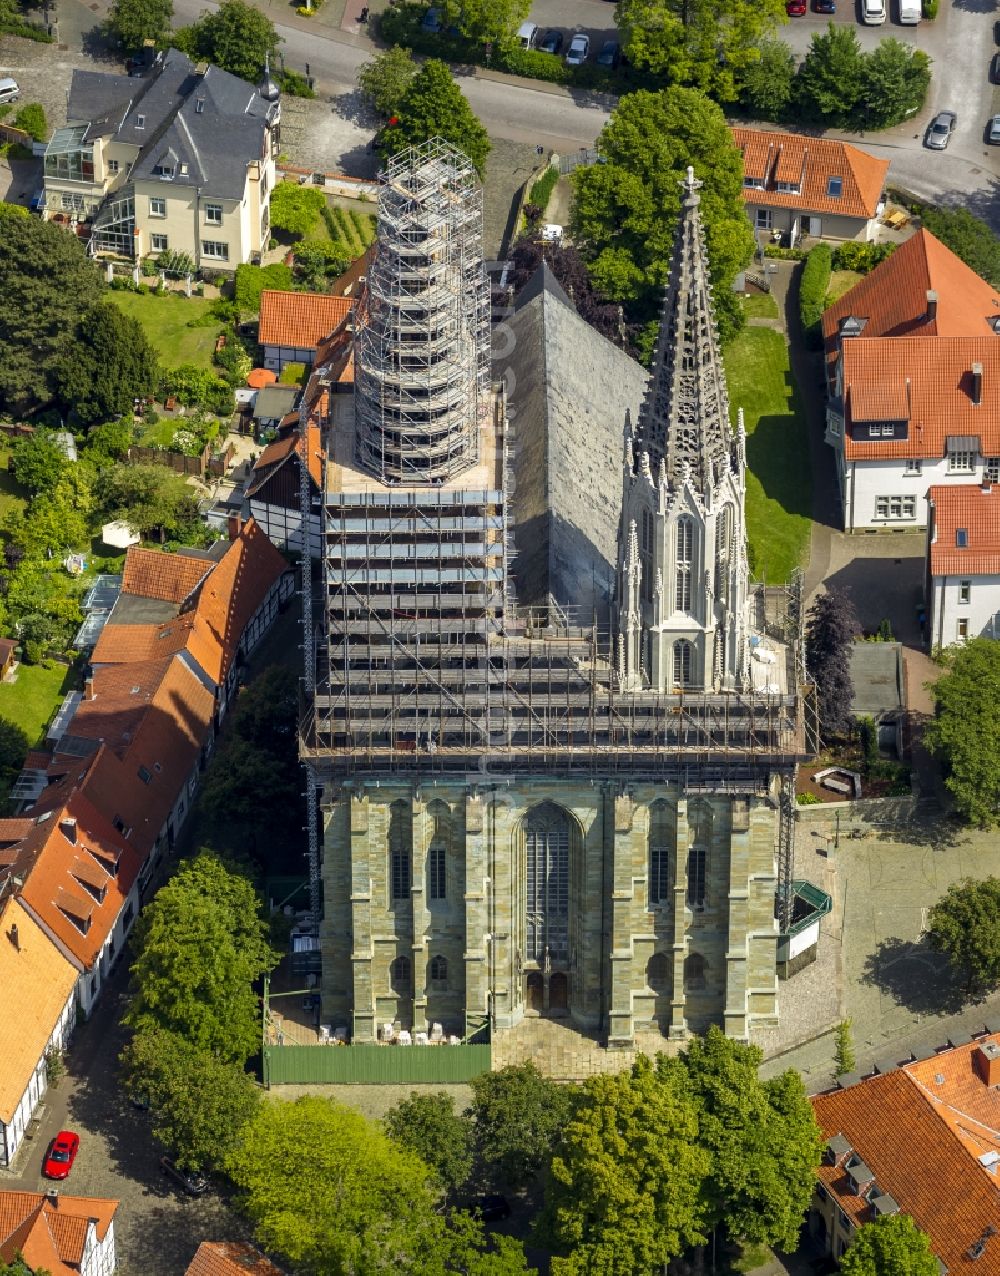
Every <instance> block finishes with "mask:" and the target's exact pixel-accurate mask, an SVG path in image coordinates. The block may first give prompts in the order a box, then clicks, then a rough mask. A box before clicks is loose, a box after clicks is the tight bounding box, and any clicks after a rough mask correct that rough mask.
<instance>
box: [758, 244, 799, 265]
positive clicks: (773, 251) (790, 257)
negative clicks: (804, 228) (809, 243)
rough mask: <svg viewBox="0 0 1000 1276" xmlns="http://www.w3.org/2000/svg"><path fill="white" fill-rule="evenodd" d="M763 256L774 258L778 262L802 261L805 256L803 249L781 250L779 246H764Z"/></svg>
mask: <svg viewBox="0 0 1000 1276" xmlns="http://www.w3.org/2000/svg"><path fill="white" fill-rule="evenodd" d="M764 256H765V257H774V258H775V259H776V260H778V261H802V260H803V259H804V258H805V256H806V250H805V249H804V248H782V247H781V245H780V244H765V245H764Z"/></svg>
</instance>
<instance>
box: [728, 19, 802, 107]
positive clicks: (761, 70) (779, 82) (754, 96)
mask: <svg viewBox="0 0 1000 1276" xmlns="http://www.w3.org/2000/svg"><path fill="white" fill-rule="evenodd" d="M759 51H760V58H759V60H758V61H757V62H753V63H751V64H750V65H749V66H748V67H747V68H746V70H745V72H744V74H743V88H742V91H741V95H740V97H741V101H742V103H743V106H744V107H745V108H746V109H747V110H748V111H749V112H750V114H751V115H752V116H753V117H754V119H759V120H780V119H781V118H782V117H783V116H784V114H785V111H786V110H787V108H788V105H789V103H790V102H791V100H792V95H793V93H794V91H795V54H794V53H793V52H792V51H791V49H790V48H789V47H788V45H787V44H786V43H785V42H784V40H774V39H764V40H761V42H760V50H759Z"/></svg>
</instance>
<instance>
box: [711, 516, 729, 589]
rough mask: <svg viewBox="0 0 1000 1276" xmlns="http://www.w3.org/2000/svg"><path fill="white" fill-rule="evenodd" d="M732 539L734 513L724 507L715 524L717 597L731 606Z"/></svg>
mask: <svg viewBox="0 0 1000 1276" xmlns="http://www.w3.org/2000/svg"><path fill="white" fill-rule="evenodd" d="M731 538H732V511H731V509H730V507H729V506H728V505H724V506H723V507H722V509H721V510H720V511H719V516H718V518H717V520H716V523H715V596H716V598H718V600H719V601H720V602H721V603H723V604H725V605H726V606H728V605H729V542H730V540H731Z"/></svg>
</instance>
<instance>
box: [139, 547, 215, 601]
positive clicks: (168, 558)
mask: <svg viewBox="0 0 1000 1276" xmlns="http://www.w3.org/2000/svg"><path fill="white" fill-rule="evenodd" d="M210 566H211V564H210V563H207V562H206V561H205V560H204V559H200V558H191V557H190V556H189V555H187V554H165V553H164V552H163V551H162V550H156V549H143V548H142V547H141V546H139V545H132V546H130V547H129V549H128V551H127V552H126V554H125V567H124V569H123V573H122V593H123V594H136V595H137V596H138V597H140V598H157V599H160V600H161V601H163V602H168V603H178V604H179V603H182V602H184V601H185V599H187V598H189V597H190V595H191V594H192V593H193V592H194V591H195V589H197V588H198V585H199V584H200V583H201V581H202V579H203V578H204V576H205V573H206V572H207V571H208V569H209V567H210Z"/></svg>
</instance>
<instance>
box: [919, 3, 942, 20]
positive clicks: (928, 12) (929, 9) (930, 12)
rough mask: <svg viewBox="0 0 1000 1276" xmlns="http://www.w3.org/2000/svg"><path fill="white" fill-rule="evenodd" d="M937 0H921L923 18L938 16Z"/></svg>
mask: <svg viewBox="0 0 1000 1276" xmlns="http://www.w3.org/2000/svg"><path fill="white" fill-rule="evenodd" d="M938 3H939V0H923V2H922V4H921V6H920V8H921V12H922V14H923V16H924V17H925V18H936V17H937V16H938Z"/></svg>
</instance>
